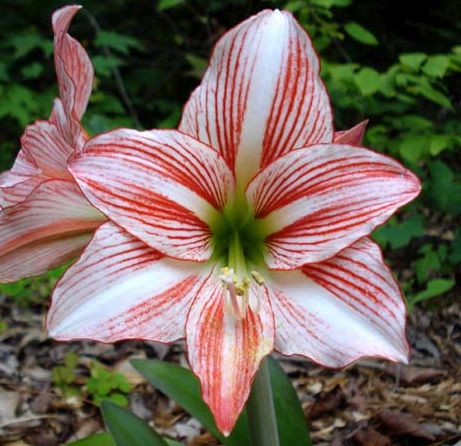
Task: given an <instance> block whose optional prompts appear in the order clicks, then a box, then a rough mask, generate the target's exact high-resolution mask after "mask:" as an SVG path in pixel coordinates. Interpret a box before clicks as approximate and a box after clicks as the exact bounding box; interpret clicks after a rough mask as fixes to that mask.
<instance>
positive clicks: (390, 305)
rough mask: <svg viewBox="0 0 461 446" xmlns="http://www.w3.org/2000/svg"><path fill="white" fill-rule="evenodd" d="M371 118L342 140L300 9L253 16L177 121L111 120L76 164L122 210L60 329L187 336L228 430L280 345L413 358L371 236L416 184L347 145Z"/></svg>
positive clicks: (90, 252)
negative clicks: (117, 123) (164, 125)
mask: <svg viewBox="0 0 461 446" xmlns="http://www.w3.org/2000/svg"><path fill="white" fill-rule="evenodd" d="M364 126H365V123H362V124H361V125H360V126H359V127H358V128H356V129H353V130H351V131H350V132H349V133H348V134H346V135H344V134H343V135H342V136H341V134H339V135H336V138H337V139H336V141H337V142H336V143H335V142H334V137H335V136H334V135H335V133H334V129H333V117H332V112H331V107H330V101H329V98H328V95H327V92H326V90H325V86H324V84H323V83H322V81H321V79H320V78H319V60H318V58H317V56H316V53H315V52H314V49H313V47H312V44H311V42H310V40H309V37H308V36H307V34H306V33H305V32H304V31H303V29H302V28H301V27H300V26H299V25H298V24H297V22H296V21H295V20H294V19H293V17H292V16H291V15H290V14H289V13H287V12H280V11H268V10H266V11H263V12H261V13H259V14H258V15H256V16H254V17H251V18H250V19H248V20H246V21H245V22H243V23H241V24H240V25H239V26H237V27H236V28H234V29H232V30H231V31H230V32H228V33H227V34H226V35H225V36H224V37H223V38H222V39H221V40H220V41H219V42H218V44H217V45H216V48H215V49H214V52H213V55H212V58H211V62H210V66H209V68H208V71H207V72H206V74H205V77H204V79H203V81H202V83H201V85H200V86H199V87H198V88H197V89H196V90H195V92H194V93H193V94H192V97H191V98H190V100H189V102H188V103H187V105H186V107H185V109H184V114H183V118H182V122H181V125H180V129H179V131H175V130H152V131H144V132H141V131H135V130H128V129H119V130H115V131H111V132H108V133H106V134H103V135H100V136H98V137H96V138H94V139H91V140H90V141H88V142H87V144H86V146H85V150H84V153H83V154H82V155H77V156H75V157H74V159H73V160H72V162H71V163H70V165H69V168H70V171H71V172H72V174H73V176H74V178H75V179H76V181H77V183H78V184H79V186H80V187H81V189H82V191H83V192H84V193H85V195H86V197H87V198H88V200H89V201H90V202H91V203H92V204H93V205H94V206H96V207H97V208H98V209H100V210H101V211H102V212H103V213H104V214H105V215H106V216H107V217H108V218H109V219H110V220H111V221H110V222H107V223H104V224H103V225H102V226H101V227H100V228H99V229H98V230H97V232H96V234H95V236H94V238H93V239H92V241H91V243H90V244H89V246H88V247H87V248H86V250H85V251H84V253H83V255H82V256H81V258H80V259H79V261H78V262H77V263H76V264H74V265H73V266H72V267H71V268H70V269H69V270H68V271H67V272H66V274H65V275H64V277H63V278H62V280H61V281H60V282H59V283H58V285H57V288H56V290H55V292H54V296H53V301H52V306H51V309H50V312H49V314H48V320H47V326H48V329H49V333H50V335H51V336H52V337H54V338H56V339H60V340H69V339H75V338H91V339H96V340H99V341H103V342H113V341H116V340H120V339H149V340H155V341H158V342H173V341H175V340H178V339H182V338H185V339H186V344H187V350H188V358H189V362H190V365H191V367H192V369H193V371H194V372H195V373H196V374H197V375H198V377H199V378H200V381H201V386H202V393H203V398H204V400H205V401H206V402H207V404H208V405H209V407H210V408H211V410H212V412H213V414H214V416H215V418H216V422H217V425H218V427H219V429H220V430H221V431H222V432H224V433H226V434H227V433H229V432H230V431H231V429H232V427H233V425H234V423H235V421H236V418H237V416H238V414H239V413H240V411H241V410H242V407H243V406H244V404H245V401H246V400H247V398H248V395H249V391H250V386H251V383H252V380H253V377H254V376H255V373H256V371H257V369H258V366H259V364H260V361H261V359H262V358H263V357H264V356H265V355H267V354H269V353H270V352H271V351H272V350H276V351H278V352H280V353H282V354H286V355H302V356H305V357H306V358H309V359H310V360H312V361H315V362H316V363H319V364H322V365H325V366H328V367H342V366H345V365H347V364H349V363H350V362H352V361H355V360H357V359H358V358H360V357H362V356H378V357H384V358H388V359H390V360H394V361H406V359H407V355H408V345H407V341H406V338H405V305H404V301H403V299H402V295H401V292H400V290H399V287H398V285H397V283H396V282H395V280H394V279H393V277H392V275H391V273H390V271H389V269H388V268H387V267H386V266H385V264H384V263H383V259H382V256H381V252H380V250H379V248H378V247H377V246H376V245H375V244H374V243H373V242H372V241H371V240H370V239H369V238H367V236H368V234H370V232H371V231H372V230H373V229H374V228H375V227H376V226H377V225H379V224H382V223H383V222H385V221H386V220H387V219H388V218H389V217H390V216H391V215H392V214H393V213H394V212H395V211H396V210H397V209H398V208H399V207H400V206H402V205H404V204H405V203H408V202H409V201H410V200H412V199H413V198H414V197H415V196H416V195H417V194H418V192H419V190H420V184H419V181H418V179H417V178H416V177H415V176H414V175H413V174H412V173H411V172H409V171H408V170H406V169H405V168H404V167H402V166H401V165H400V164H399V163H398V162H396V161H394V160H392V159H391V158H388V157H387V156H383V155H380V154H378V153H375V152H373V151H371V150H369V149H366V148H362V147H353V146H351V145H350V143H353V144H355V143H358V141H359V140H360V139H361V132H362V133H363V129H364ZM358 130H359V131H358ZM341 138H346V139H345V140H344V139H341ZM347 138H349V139H347ZM344 142H348V143H349V144H344Z"/></svg>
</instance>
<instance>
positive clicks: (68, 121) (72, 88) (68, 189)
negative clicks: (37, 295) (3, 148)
mask: <svg viewBox="0 0 461 446" xmlns="http://www.w3.org/2000/svg"><path fill="white" fill-rule="evenodd" d="M79 9H80V6H76V5H71V6H65V7H64V8H61V9H59V10H57V11H56V12H55V13H54V14H53V19H52V24H53V31H54V61H55V67H56V74H57V78H58V88H59V97H58V98H56V99H55V101H54V106H53V111H52V113H51V116H50V118H49V119H48V120H47V121H37V122H35V123H34V124H32V125H30V126H28V127H27V129H26V131H25V132H24V135H23V136H22V138H21V146H22V147H21V151H20V152H19V154H18V157H17V158H16V161H15V163H14V165H13V167H12V169H11V170H9V171H7V172H3V173H1V174H0V209H1V211H0V283H3V282H14V281H16V280H19V279H22V278H23V277H27V276H34V275H37V274H41V273H44V272H45V271H47V270H49V269H51V268H53V267H56V266H58V265H61V264H63V263H65V262H67V261H69V260H71V259H73V258H75V257H76V256H77V255H78V254H80V253H81V251H82V250H83V248H84V247H85V246H86V244H87V243H88V242H89V240H90V238H91V235H92V233H93V232H94V231H95V229H96V228H97V227H98V226H99V225H100V224H101V223H102V222H103V221H104V220H105V217H104V215H103V214H101V212H99V211H98V210H97V209H95V208H94V207H93V206H91V204H90V203H88V201H87V200H86V199H85V197H84V196H83V195H82V193H81V191H80V189H79V188H78V186H77V184H76V183H75V181H74V179H73V178H72V176H71V175H70V174H69V172H68V170H67V160H68V158H69V157H70V156H71V155H72V154H73V153H75V152H80V151H81V150H82V148H83V145H84V143H85V141H86V140H87V139H88V137H87V135H86V133H85V131H84V130H83V128H82V126H81V123H80V120H81V118H82V115H83V113H84V112H85V109H86V106H87V103H88V99H89V97H90V94H91V88H92V82H93V66H92V65H91V62H90V59H89V58H88V55H87V54H86V52H85V50H84V48H83V47H82V46H81V44H80V43H79V42H78V41H77V40H75V39H74V38H73V37H71V36H70V35H69V34H68V32H67V30H68V27H69V25H70V22H71V20H72V18H73V16H74V15H75V14H76V12H77V11H78V10H79Z"/></svg>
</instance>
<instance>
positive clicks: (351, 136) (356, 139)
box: [333, 119, 368, 146]
mask: <svg viewBox="0 0 461 446" xmlns="http://www.w3.org/2000/svg"><path fill="white" fill-rule="evenodd" d="M367 125H368V119H366V120H365V121H362V122H359V123H358V124H357V125H355V126H354V127H352V128H350V129H349V130H343V131H340V132H335V137H334V140H333V142H334V143H335V144H347V145H350V146H361V145H362V141H363V137H364V135H365V130H366V129H367Z"/></svg>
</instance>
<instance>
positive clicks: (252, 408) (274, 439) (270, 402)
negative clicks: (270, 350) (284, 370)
mask: <svg viewBox="0 0 461 446" xmlns="http://www.w3.org/2000/svg"><path fill="white" fill-rule="evenodd" d="M247 412H248V417H249V421H250V431H251V437H252V440H253V443H252V446H280V445H279V434H278V429H277V417H276V415H275V408H274V399H273V397H272V386H271V378H270V372H269V363H268V361H267V360H266V359H263V361H262V362H261V366H260V367H259V371H258V373H257V375H256V378H255V380H254V382H253V386H252V387H251V394H250V399H249V400H248V403H247Z"/></svg>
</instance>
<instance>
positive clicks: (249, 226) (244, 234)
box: [212, 199, 265, 319]
mask: <svg viewBox="0 0 461 446" xmlns="http://www.w3.org/2000/svg"><path fill="white" fill-rule="evenodd" d="M212 232H213V246H214V251H213V258H212V260H213V261H214V262H217V263H218V264H220V265H221V270H220V276H219V277H220V279H221V283H222V284H223V288H224V290H225V308H226V311H227V312H228V313H229V314H231V315H232V316H233V317H235V318H236V319H243V318H244V317H245V316H246V312H247V310H248V308H250V309H251V310H252V311H253V312H255V313H257V312H259V309H260V304H261V298H260V293H261V292H262V290H261V287H262V286H263V283H264V279H263V276H262V275H261V273H260V271H261V270H264V269H265V268H264V259H263V252H264V234H263V231H262V230H261V225H260V223H259V222H258V220H257V219H255V218H254V216H253V215H252V213H251V212H250V210H249V207H248V205H247V203H246V201H245V200H244V199H241V200H238V199H236V200H235V201H234V202H233V203H232V204H230V205H228V206H227V207H226V208H225V209H224V212H223V213H222V214H220V218H219V219H217V220H216V221H215V222H214V224H213V225H212ZM251 290H254V291H253V292H252V293H250V291H251Z"/></svg>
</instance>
